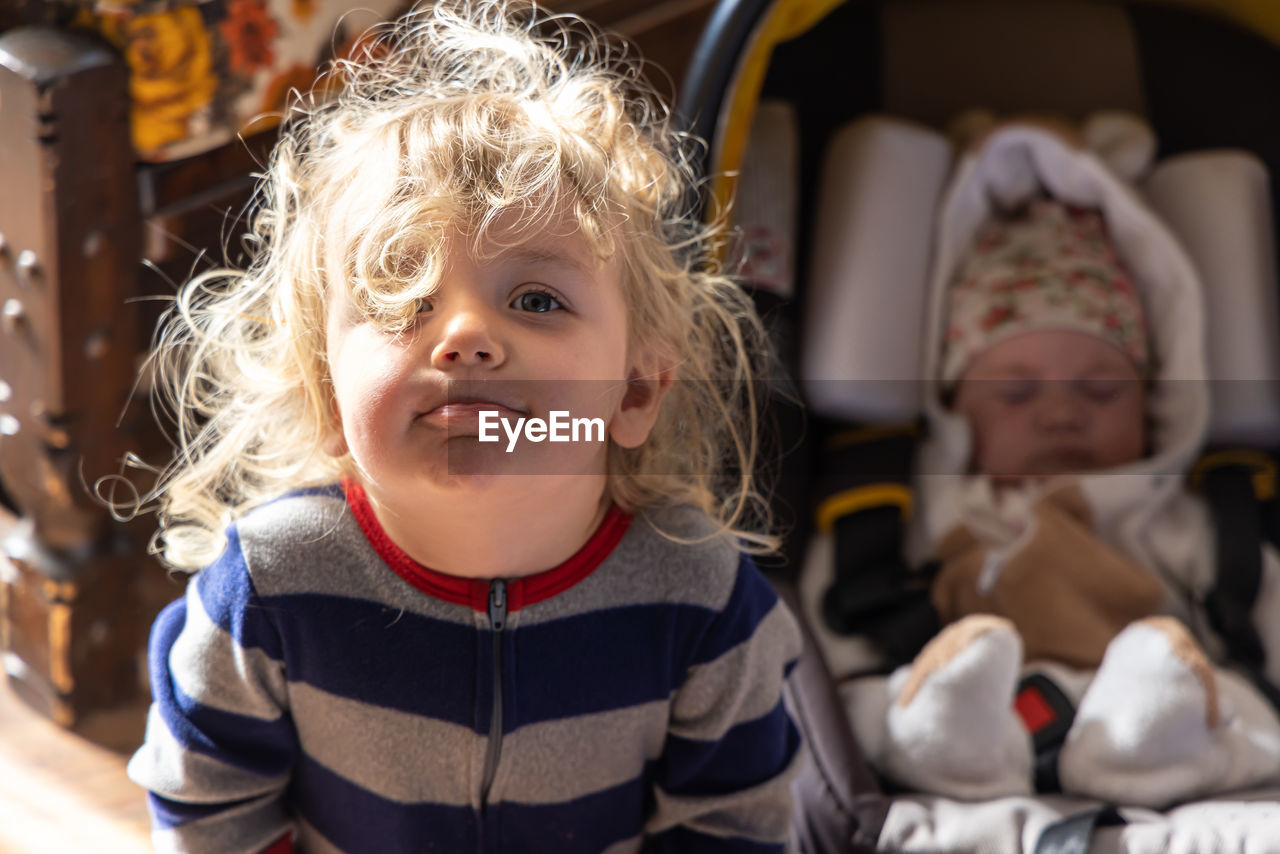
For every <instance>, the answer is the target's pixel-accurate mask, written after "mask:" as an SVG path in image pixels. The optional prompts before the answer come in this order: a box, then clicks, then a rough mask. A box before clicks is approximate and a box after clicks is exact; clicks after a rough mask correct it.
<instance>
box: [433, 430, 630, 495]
mask: <svg viewBox="0 0 1280 854" xmlns="http://www.w3.org/2000/svg"><path fill="white" fill-rule="evenodd" d="M446 471H447V473H448V477H449V479H450V480H451V481H456V482H457V483H458V484H459V485H469V486H474V487H476V488H479V487H483V486H487V485H492V482H494V481H499V480H500V481H503V482H506V481H508V480H509V479H511V478H536V477H539V476H562V475H603V474H604V472H605V452H604V446H603V445H601V444H595V445H585V444H579V445H569V444H559V445H550V444H547V443H541V444H525V445H523V446H517V447H515V448H514V449H513V450H512V451H511V452H508V451H507V450H506V448H505V447H504V446H501V445H494V444H487V443H486V444H482V443H480V442H477V441H476V440H475V439H474V438H470V437H467V438H466V439H462V438H459V439H456V440H451V441H450V442H449V449H448V454H447V464H446Z"/></svg>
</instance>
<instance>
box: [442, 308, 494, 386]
mask: <svg viewBox="0 0 1280 854" xmlns="http://www.w3.org/2000/svg"><path fill="white" fill-rule="evenodd" d="M505 358H506V354H505V352H504V348H503V347H502V345H501V343H499V341H498V337H497V335H496V334H495V333H494V330H493V324H492V319H491V318H489V317H488V316H487V314H486V312H485V311H484V310H483V308H480V307H477V306H466V307H460V308H459V309H458V310H456V311H454V312H453V314H452V316H451V317H450V318H449V319H448V321H447V323H446V326H445V330H444V335H443V336H442V337H441V338H440V340H439V341H438V342H436V345H435V347H434V348H433V349H432V351H431V363H432V365H433V366H434V367H436V368H438V369H440V370H449V369H450V368H458V367H463V366H468V367H477V366H483V367H496V366H497V365H499V364H501V363H502V362H503V361H504V359H505Z"/></svg>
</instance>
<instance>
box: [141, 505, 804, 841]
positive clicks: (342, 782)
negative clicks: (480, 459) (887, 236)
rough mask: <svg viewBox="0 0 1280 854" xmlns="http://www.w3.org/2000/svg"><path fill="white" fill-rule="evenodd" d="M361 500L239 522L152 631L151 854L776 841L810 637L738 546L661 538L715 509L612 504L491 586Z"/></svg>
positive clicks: (795, 747)
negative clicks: (560, 555) (569, 547)
mask: <svg viewBox="0 0 1280 854" xmlns="http://www.w3.org/2000/svg"><path fill="white" fill-rule="evenodd" d="M344 486H345V489H344V487H343V486H338V485H334V486H331V487H327V488H319V489H312V490H303V491H299V492H295V493H292V494H290V495H288V496H286V497H284V498H281V499H278V500H276V501H274V502H272V503H270V504H267V505H264V506H262V507H260V508H258V509H256V510H254V511H253V512H251V513H249V514H248V515H246V516H245V517H244V518H243V519H241V520H240V521H239V522H237V523H236V524H234V525H233V526H232V527H231V528H230V529H229V530H228V544H227V547H226V550H225V552H224V553H223V554H222V556H221V557H220V558H219V559H218V560H217V561H216V562H215V563H214V564H212V565H211V566H209V567H208V568H206V569H205V570H203V571H202V572H200V573H199V574H198V575H196V577H195V578H194V579H193V580H192V582H191V583H190V584H189V585H188V589H187V595H186V596H185V598H184V599H182V600H179V601H177V602H175V603H173V604H172V605H170V606H169V607H168V608H167V609H166V610H165V611H164V612H163V613H162V614H161V615H160V617H159V618H158V619H157V621H156V624H155V627H154V629H153V631H152V637H151V680H152V690H153V693H154V703H153V705H152V707H151V713H150V718H149V720H148V723H147V735H146V742H145V743H144V744H143V746H142V747H141V748H140V749H139V750H138V752H137V754H136V755H135V756H134V757H133V759H132V761H131V762H130V764H129V774H130V776H131V777H132V778H133V779H134V780H135V781H136V782H137V783H139V784H140V785H142V786H144V787H145V788H147V789H148V790H150V792H151V795H150V806H151V812H152V818H153V839H154V841H155V843H156V846H157V848H159V849H160V850H162V851H193V852H205V851H208V852H214V851H216V852H262V851H264V850H266V849H268V848H271V849H272V850H273V851H277V850H285V851H287V850H289V848H290V842H289V835H290V834H292V838H293V843H292V844H293V845H294V846H295V847H296V848H297V849H299V850H303V851H307V852H334V851H346V852H379V854H388V852H415V854H417V852H427V851H436V852H441V854H466V852H499V851H502V852H520V854H536V852H554V854H576V852H584V853H585V852H592V854H596V852H608V854H622V852H635V851H645V852H649V851H653V852H668V851H680V852H686V851H688V852H704V851H705V852H739V851H741V852H770V851H780V850H781V849H782V847H783V841H784V839H785V837H786V833H787V828H788V825H789V821H790V797H789V792H788V788H789V782H790V778H791V775H792V772H793V771H794V769H795V767H796V763H797V762H798V758H797V757H798V752H799V743H798V735H797V732H796V729H795V727H794V726H793V725H792V722H791V720H790V718H789V717H788V714H787V711H786V709H785V707H784V705H783V702H782V696H781V689H782V682H783V678H784V674H785V672H786V670H787V669H788V668H789V667H790V665H791V663H792V662H793V661H794V659H795V658H796V656H797V655H798V653H799V636H798V633H797V630H796V627H795V624H794V623H793V621H792V618H791V615H790V614H789V613H788V612H787V610H786V609H785V606H784V605H783V604H782V603H781V602H779V601H778V600H777V598H776V597H775V595H774V593H773V591H772V589H771V588H770V587H769V585H768V583H767V582H766V581H765V580H764V578H763V577H762V576H761V575H760V573H759V572H758V571H757V570H756V569H755V567H754V566H753V564H752V563H751V561H750V560H749V559H747V558H746V557H744V556H742V555H740V554H739V553H737V552H736V551H735V550H734V549H733V548H732V547H731V546H730V545H728V544H725V543H723V541H710V542H707V543H702V544H696V545H684V544H678V543H674V542H672V541H671V540H670V539H668V538H665V537H663V536H661V535H659V534H658V533H657V532H656V531H655V530H654V526H655V525H656V526H657V527H660V528H661V529H662V530H664V531H666V532H668V533H671V534H675V535H677V536H680V537H684V538H693V537H697V536H699V535H700V534H703V533H706V532H707V531H709V530H710V522H709V521H708V520H707V519H706V517H705V516H703V515H701V514H700V513H699V512H697V511H694V510H691V509H689V508H674V509H669V510H664V511H661V512H657V513H654V514H653V515H652V517H651V518H650V517H646V516H644V515H640V516H637V517H635V518H634V519H633V518H632V517H630V516H628V515H627V514H625V513H622V512H620V511H619V510H617V509H616V508H615V509H613V510H612V511H610V513H609V514H608V515H607V517H606V518H605V520H604V522H603V523H601V525H600V528H599V529H598V530H597V531H596V533H595V534H594V535H593V536H592V537H591V539H590V540H589V541H588V542H587V544H586V545H585V546H583V548H582V549H581V550H580V551H579V552H578V553H577V554H576V555H574V556H573V557H572V558H570V559H569V560H568V561H566V562H565V563H563V564H561V565H560V566H558V567H555V568H554V569H550V570H547V571H545V572H542V573H540V574H537V575H533V576H528V577H525V578H521V579H516V580H512V581H505V582H504V581H493V582H488V581H476V580H468V579H462V578H457V577H453V576H446V575H443V574H440V573H437V572H433V571H431V570H429V569H427V568H425V567H423V566H421V565H420V564H417V563H415V562H414V561H413V560H412V559H411V558H410V557H408V555H406V554H405V553H404V552H403V551H401V550H400V549H399V548H398V547H397V546H395V544H394V543H392V542H391V541H390V540H389V539H388V538H387V536H386V535H385V533H384V532H383V531H382V529H381V527H380V526H379V525H378V522H377V520H376V518H375V517H374V515H373V513H372V511H371V509H370V507H369V504H368V502H367V499H366V498H365V496H364V494H363V492H362V491H361V490H360V488H359V487H358V486H357V485H355V484H352V483H347V484H345V485H344ZM512 548H519V542H518V541H516V538H515V537H513V542H512Z"/></svg>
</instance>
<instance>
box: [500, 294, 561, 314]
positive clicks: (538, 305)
mask: <svg viewBox="0 0 1280 854" xmlns="http://www.w3.org/2000/svg"><path fill="white" fill-rule="evenodd" d="M511 307H512V308H514V309H516V310H518V311H532V312H537V313H539V314H541V313H544V312H548V311H555V310H556V309H558V308H563V307H564V306H562V305H560V301H559V300H557V299H556V298H555V297H553V296H552V295H551V294H548V293H545V292H543V291H525V292H524V293H522V294H520V296H518V297H516V298H515V299H513V300H512V301H511Z"/></svg>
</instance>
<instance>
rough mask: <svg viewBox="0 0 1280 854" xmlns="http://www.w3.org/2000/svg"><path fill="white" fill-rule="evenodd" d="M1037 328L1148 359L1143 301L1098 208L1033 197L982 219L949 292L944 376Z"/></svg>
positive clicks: (1141, 365)
mask: <svg viewBox="0 0 1280 854" xmlns="http://www.w3.org/2000/svg"><path fill="white" fill-rule="evenodd" d="M1043 329H1066V330H1073V331H1078V332H1085V333H1088V334H1091V335H1097V336H1099V337H1100V338H1103V339H1105V340H1107V341H1109V342H1111V343H1112V344H1114V345H1116V346H1117V347H1119V348H1120V349H1121V350H1123V351H1124V352H1125V353H1126V354H1128V356H1129V357H1130V358H1131V359H1133V362H1134V364H1135V365H1136V366H1137V368H1138V371H1139V373H1143V374H1145V373H1146V368H1147V364H1148V360H1149V355H1148V352H1147V329H1146V320H1145V315H1144V313H1143V310H1142V301H1141V297H1140V296H1139V295H1138V290H1137V288H1136V287H1135V286H1134V283H1133V280H1132V279H1131V278H1130V276H1129V274H1128V272H1126V270H1125V268H1124V265H1123V264H1122V263H1121V261H1120V257H1119V256H1118V255H1117V254H1116V250H1115V247H1114V246H1113V245H1112V243H1111V240H1110V239H1109V238H1108V237H1107V230H1106V224H1105V223H1104V222H1103V220H1102V215H1101V214H1100V213H1099V212H1098V211H1096V210H1090V209H1084V208H1076V207H1070V206H1068V205H1064V204H1062V203H1061V202H1058V201H1055V200H1052V199H1036V200H1034V201H1032V202H1030V203H1028V204H1027V205H1025V206H1024V207H1022V208H1021V209H1019V210H1018V211H1016V212H1015V213H1013V214H1011V215H1006V216H1000V217H996V218H994V219H991V220H988V221H987V222H986V223H984V224H983V226H982V227H981V228H980V229H979V230H978V234H977V237H976V238H975V241H974V245H973V248H972V249H971V250H970V252H969V256H968V258H967V259H965V262H964V264H963V265H961V267H960V271H959V273H958V275H957V276H956V279H955V282H954V284H953V285H952V286H951V290H950V293H949V295H948V311H947V333H946V341H945V342H944V345H943V348H944V351H943V359H942V380H943V381H944V382H946V383H951V382H954V381H955V380H957V379H959V377H960V375H961V374H962V373H963V372H964V369H965V367H966V366H967V365H968V364H969V362H970V361H972V360H973V358H974V357H975V356H977V355H978V354H979V353H980V352H982V351H983V350H985V349H987V348H988V347H990V346H991V345H993V344H995V343H997V342H999V341H1002V340H1004V339H1006V338H1011V337H1013V336H1014V335H1019V334H1022V333H1024V332H1032V331H1037V330H1043Z"/></svg>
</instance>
